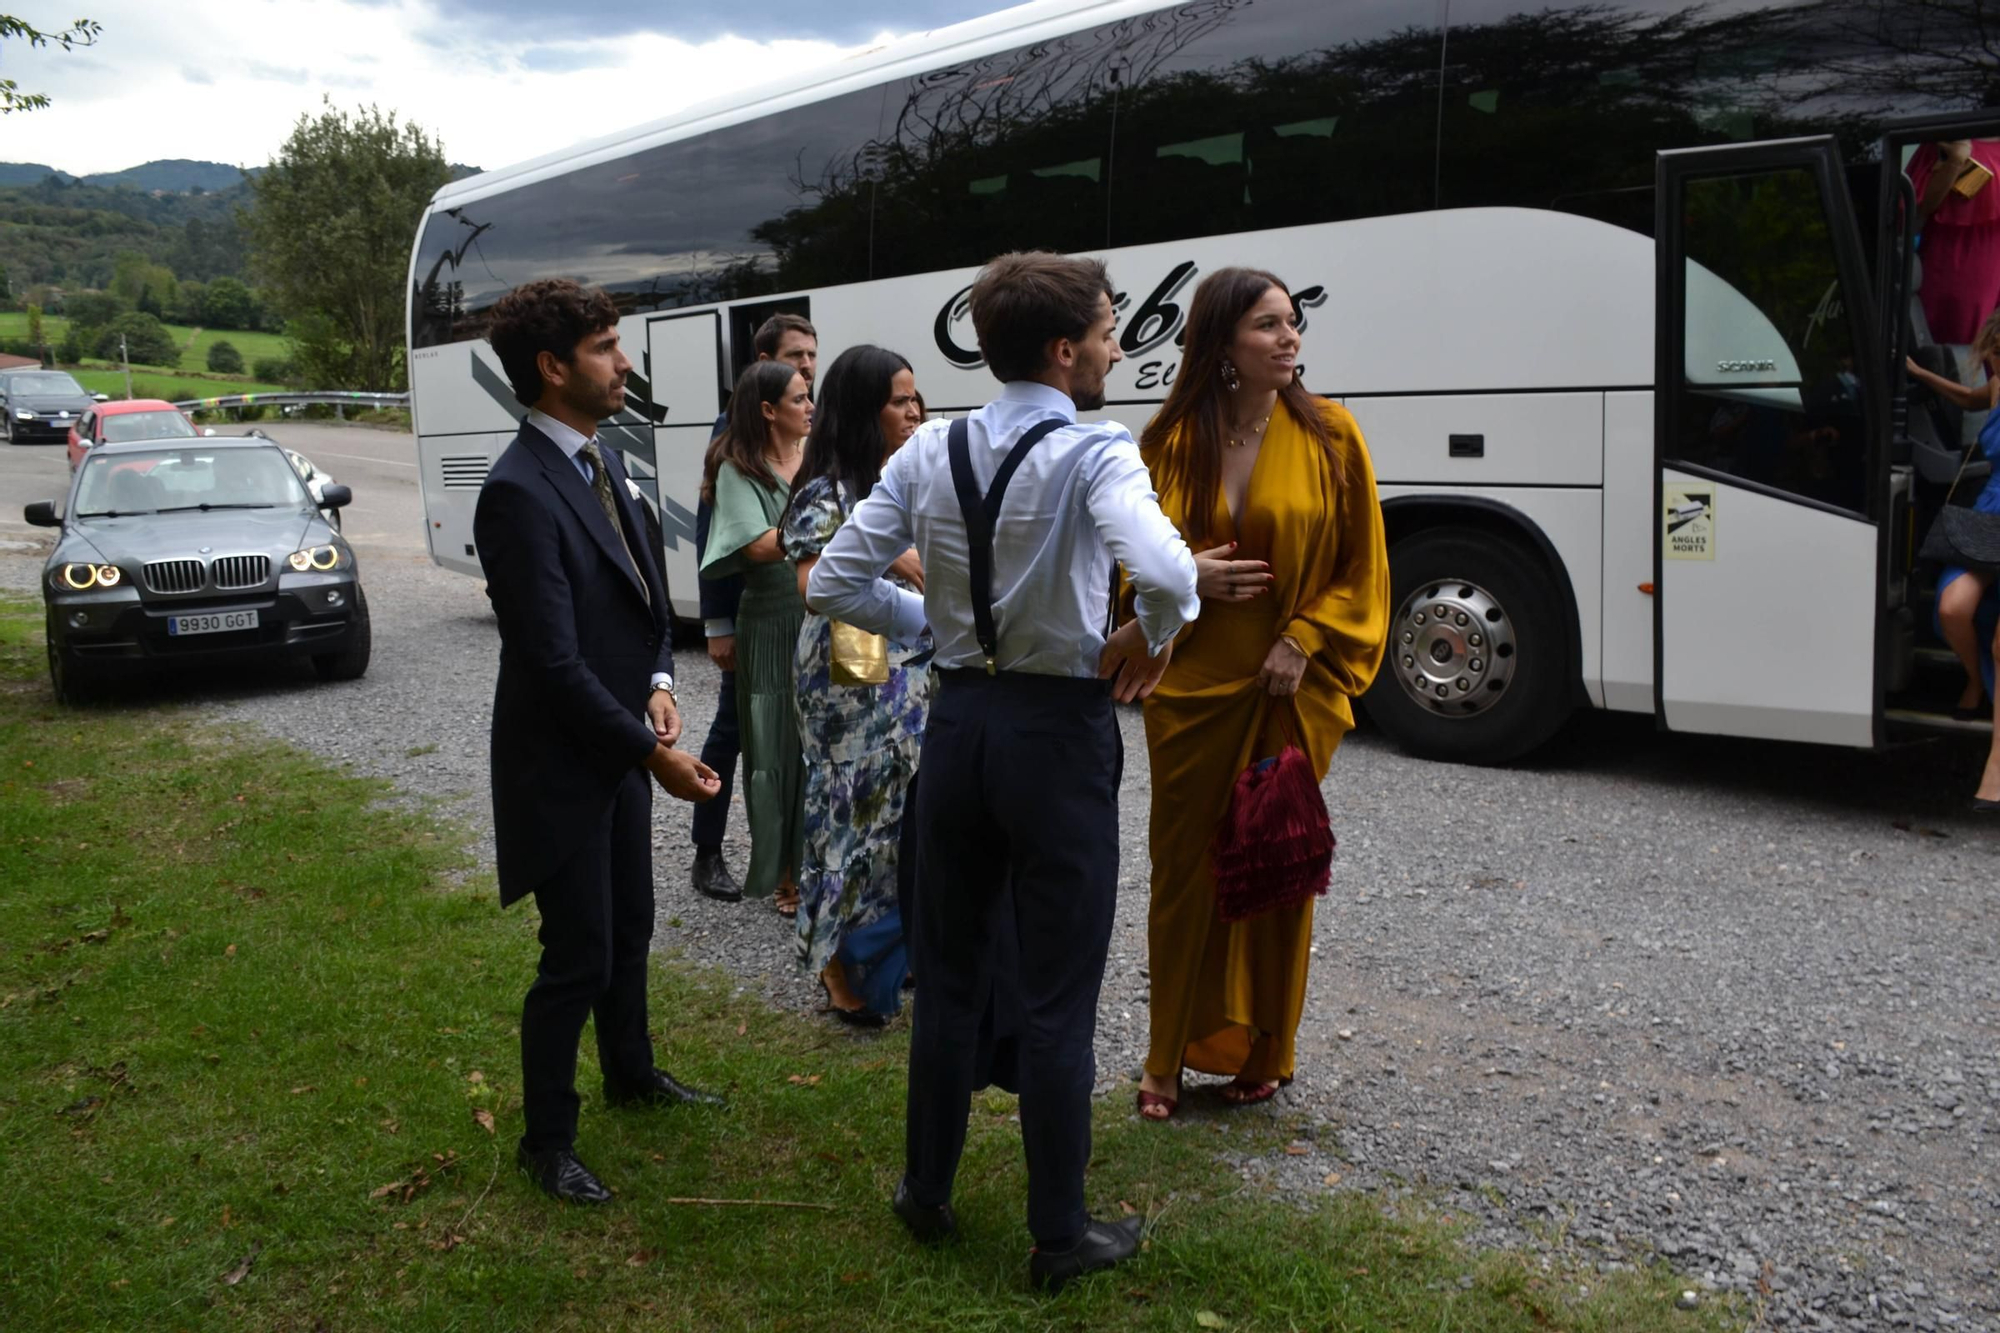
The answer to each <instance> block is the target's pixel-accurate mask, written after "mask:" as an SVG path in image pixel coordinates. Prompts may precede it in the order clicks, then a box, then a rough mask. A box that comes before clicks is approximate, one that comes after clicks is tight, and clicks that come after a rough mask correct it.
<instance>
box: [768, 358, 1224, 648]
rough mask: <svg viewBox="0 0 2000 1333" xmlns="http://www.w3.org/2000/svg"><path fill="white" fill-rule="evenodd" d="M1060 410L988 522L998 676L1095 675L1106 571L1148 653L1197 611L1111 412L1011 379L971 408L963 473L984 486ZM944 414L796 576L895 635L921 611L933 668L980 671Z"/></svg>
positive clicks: (1183, 564)
mask: <svg viewBox="0 0 2000 1333" xmlns="http://www.w3.org/2000/svg"><path fill="white" fill-rule="evenodd" d="M1050 417H1060V418H1061V419H1063V420H1064V421H1067V422H1070V423H1072V424H1070V425H1068V426H1065V427H1063V428H1062V429H1060V430H1056V431H1052V432H1050V433H1049V434H1048V435H1047V436H1045V437H1044V438H1043V439H1042V441H1041V442H1040V443H1038V444H1037V445H1035V447H1034V448H1032V449H1030V450H1029V451H1028V455H1027V457H1026V458H1025V459H1024V460H1022V463H1021V466H1020V468H1019V470H1018V471H1016V472H1015V473H1014V478H1013V481H1012V482H1011V483H1010V484H1009V485H1008V488H1007V494H1006V497H1005V499H1004V500H1003V502H1002V504H1001V507H1000V516H999V519H998V520H997V521H996V523H995V525H994V533H993V619H994V623H995V625H996V626H997V627H998V634H999V645H998V647H999V653H998V656H997V658H996V663H995V665H996V666H997V667H998V669H1000V670H1002V671H1019V672H1027V673H1032V674H1037V675H1046V676H1081V677H1094V676H1096V675H1097V664H1098V657H1099V655H1100V654H1101V653H1102V651H1103V649H1104V637H1105V628H1106V625H1107V623H1108V621H1109V619H1110V609H1111V571H1112V569H1113V565H1114V561H1115V562H1116V563H1117V564H1122V565H1124V566H1125V571H1126V573H1127V574H1128V575H1129V576H1130V578H1131V580H1132V583H1133V586H1134V588H1135V589H1136V591H1137V610H1138V617H1139V624H1140V626H1141V628H1142V629H1143V630H1144V632H1145V636H1146V641H1147V644H1148V645H1149V647H1150V650H1151V651H1152V652H1153V653H1155V654H1157V653H1159V652H1160V651H1161V649H1163V648H1164V647H1165V646H1166V645H1167V644H1168V643H1169V642H1171V641H1172V639H1173V637H1174V635H1176V634H1178V633H1179V632H1180V631H1181V628H1182V627H1183V626H1185V625H1186V624H1188V623H1189V622H1190V621H1192V620H1193V619H1194V618H1195V615H1196V613H1197V612H1198V611H1199V609H1200V605H1201V603H1200V599H1199V598H1198V597H1197V596H1196V594H1195V568H1194V556H1193V555H1192V554H1191V553H1190V552H1189V551H1188V548H1187V543H1186V542H1184V541H1182V540H1181V537H1180V534H1179V533H1178V532H1176V531H1175V530H1174V526H1173V524H1172V523H1170V522H1168V521H1167V517H1166V515H1165V514H1162V513H1161V512H1160V506H1159V502H1158V497H1157V496H1155V494H1154V493H1153V483H1152V479H1151V478H1150V477H1149V476H1148V475H1147V473H1146V465H1145V464H1144V463H1143V462H1141V461H1140V459H1139V446H1138V445H1137V444H1136V443H1135V442H1134V441H1133V439H1132V436H1131V433H1130V432H1129V431H1127V430H1126V429H1125V428H1124V427H1123V426H1121V425H1119V424H1118V423H1117V422H1115V421H1103V422H1092V423H1088V424H1075V423H1076V405H1075V404H1074V403H1072V402H1071V401H1070V400H1069V398H1068V397H1066V396H1065V395H1064V394H1062V393H1061V392H1059V391H1057V390H1055V389H1052V388H1050V387H1048V386H1047V385H1045V384H1039V383H1034V382H1032V381H1019V382H1015V383H1012V384H1008V385H1005V386H1003V387H1002V388H1001V390H1000V396H999V397H997V398H995V399H994V400H993V401H992V402H990V403H988V404H987V405H986V406H985V407H982V408H980V409H979V410H978V411H976V412H974V413H973V414H972V416H971V425H970V438H969V440H968V443H969V444H970V446H971V448H970V453H971V463H972V473H973V477H974V479H975V480H976V481H977V483H978V485H979V489H980V492H981V494H984V493H985V492H986V490H987V489H988V488H989V487H991V485H992V483H993V475H994V473H996V472H998V471H999V470H1000V464H1001V461H1002V460H1003V459H1005V458H1006V456H1007V454H1008V452H1009V451H1011V450H1012V449H1013V447H1014V444H1015V442H1016V441H1017V440H1019V439H1020V438H1021V436H1022V435H1023V434H1025V433H1026V432H1027V430H1028V428H1029V427H1030V426H1033V425H1034V424H1035V423H1036V422H1039V421H1046V420H1048V419H1049V418H1050ZM949 429H950V423H949V422H945V421H931V422H926V423H925V424H924V425H922V426H919V427H918V428H917V433H916V434H915V435H913V436H911V437H910V441H909V443H907V444H905V445H904V446H903V447H902V448H901V449H900V450H898V451H897V453H896V454H895V456H894V457H893V458H891V459H890V460H889V464H888V466H887V467H885V468H884V469H883V471H882V479H881V481H879V482H877V483H876V485H875V489H874V490H873V491H871V492H869V495H868V498H867V499H866V500H863V501H862V502H861V503H860V504H859V505H858V506H856V507H855V509H854V512H853V513H852V514H850V515H849V516H848V519H847V522H846V523H844V524H842V525H841V528H840V531H839V532H837V533H835V534H834V537H833V540H832V541H831V542H829V543H827V547H826V550H825V551H823V552H822V553H821V554H820V559H819V563H818V564H817V565H815V566H813V570H812V575H811V577H810V579H809V580H808V581H807V589H806V600H807V601H808V602H809V603H810V604H811V605H812V607H813V609H815V610H817V611H820V612H822V613H824V614H825V615H828V616H831V617H833V618H834V619H837V620H844V621H846V622H847V623H849V624H851V625H858V626H860V627H861V628H862V629H866V630H872V631H874V632H875V633H877V634H887V635H889V636H890V637H892V638H894V639H897V640H899V641H902V642H908V641H910V640H911V639H912V638H914V637H915V634H916V632H917V631H918V630H919V629H921V628H922V618H925V617H927V618H928V620H929V622H930V627H931V635H932V638H933V640H934V641H935V643H936V645H937V657H936V659H935V660H936V662H937V665H939V666H940V667H946V668H950V667H983V666H984V665H985V654H984V653H983V652H981V651H980V647H979V640H978V637H977V636H976V635H975V633H974V631H973V624H972V594H971V575H970V572H969V557H968V546H969V543H968V540H967V537H966V531H965V520H964V518H963V517H962V515H961V514H960V511H959V507H958V493H957V491H956V490H955V489H954V488H953V486H952V480H951V458H950V453H949V448H948V445H947V443H946V440H947V434H948V431H949ZM912 543H914V544H915V545H916V548H917V551H918V554H919V555H921V556H922V558H923V562H924V596H923V600H922V603H921V605H920V606H919V604H918V602H917V599H915V598H914V597H909V596H904V597H900V598H899V597H897V596H895V595H894V591H895V590H894V588H893V585H889V584H886V583H885V582H884V581H883V580H882V578H881V574H882V571H884V570H885V569H887V568H888V567H889V564H890V562H891V561H893V560H894V559H895V558H896V557H897V556H898V555H901V554H902V553H903V552H904V551H905V550H907V549H909V547H910V546H911V544H912Z"/></svg>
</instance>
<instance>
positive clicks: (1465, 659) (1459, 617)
mask: <svg viewBox="0 0 2000 1333" xmlns="http://www.w3.org/2000/svg"><path fill="white" fill-rule="evenodd" d="M1389 651H1390V654H1391V665H1392V666H1393V667H1394V668H1395V671H1396V679H1397V680H1399V681H1401V682H1402V685H1403V690H1404V692H1405V693H1406V694H1408V695H1409V696H1410V697H1411V698H1412V699H1414V700H1416V701H1417V702H1418V703H1419V704H1421V705H1423V706H1424V707H1425V708H1428V709H1429V710H1431V711H1432V712H1434V713H1441V714H1443V715H1445V716H1447V717H1471V716H1473V715H1474V714H1477V713H1483V712H1485V711H1486V710H1487V709H1489V708H1491V707H1492V706H1493V705H1494V704H1496V703H1498V702H1500V696H1501V695H1503V694H1505V693H1506V692H1507V685H1508V683H1509V682H1510V681H1512V680H1513V678H1514V624H1513V622H1512V621H1510V620H1509V619H1508V618H1507V612H1506V609H1505V608H1504V607H1502V606H1501V605H1500V603H1499V602H1498V601H1497V600H1495V598H1494V596H1493V594H1492V593H1489V592H1487V591H1486V589H1484V588H1482V587H1480V586H1479V585H1478V584H1476V583H1465V582H1459V581H1453V582H1444V583H1432V584H1426V585H1425V586H1423V587H1421V588H1418V589H1416V590H1415V591H1413V592H1412V593H1411V594H1410V595H1409V596H1408V597H1406V598H1405V599H1404V600H1403V604H1402V605H1401V606H1400V607H1398V608H1396V621H1395V624H1394V625H1393V626H1392V627H1391V629H1390V637H1389Z"/></svg>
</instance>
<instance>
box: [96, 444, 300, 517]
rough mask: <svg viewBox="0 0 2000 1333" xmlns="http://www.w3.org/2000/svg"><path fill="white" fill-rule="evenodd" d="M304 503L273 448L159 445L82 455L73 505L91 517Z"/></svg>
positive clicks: (289, 467) (296, 483) (292, 474)
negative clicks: (176, 447)
mask: <svg viewBox="0 0 2000 1333" xmlns="http://www.w3.org/2000/svg"><path fill="white" fill-rule="evenodd" d="M306 503H308V500H307V497H306V492H305V488H304V487H303V486H301V485H300V484H299V476H298V473H296V472H294V471H292V465H291V464H290V463H289V462H287V461H286V460H285V456H284V455H283V454H282V453H280V452H278V451H277V450H276V449H273V448H253V449H234V448H232V449H216V448H206V449H157V450H146V451H144V452H137V453H117V454H94V455H92V456H91V457H89V458H87V459H85V461H84V464H83V476H82V477H81V479H79V480H78V482H77V486H76V505H75V511H76V515H77V517H79V518H92V517H103V516H105V515H111V514H152V513H173V512H177V511H181V510H190V511H192V510H203V509H272V508H278V507H282V506H288V505H302V504H306Z"/></svg>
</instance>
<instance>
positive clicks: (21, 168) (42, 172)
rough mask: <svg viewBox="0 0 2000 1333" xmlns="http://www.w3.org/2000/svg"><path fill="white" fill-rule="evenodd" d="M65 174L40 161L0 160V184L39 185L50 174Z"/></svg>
mask: <svg viewBox="0 0 2000 1333" xmlns="http://www.w3.org/2000/svg"><path fill="white" fill-rule="evenodd" d="M66 174H67V173H64V172H60V171H57V170H56V169H55V168H54V167H50V166H44V165H42V164H41V163H40V162H0V186H7V185H39V184H41V183H42V182H43V181H45V180H47V179H48V178H49V177H50V176H63V175H66Z"/></svg>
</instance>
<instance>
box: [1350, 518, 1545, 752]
mask: <svg viewBox="0 0 2000 1333" xmlns="http://www.w3.org/2000/svg"><path fill="white" fill-rule="evenodd" d="M1389 571H1390V594H1389V596H1390V605H1391V609H1392V614H1391V619H1390V622H1389V647H1388V652H1387V654H1386V655H1385V657H1384V658H1383V661H1382V670H1381V673H1380V674H1379V675H1377V677H1376V678H1375V684H1374V686H1373V687H1372V688H1371V689H1370V690H1369V691H1368V693H1367V695H1366V696H1364V703H1365V706H1366V707H1367V709H1368V716H1369V718H1370V719H1372V720H1373V721H1374V723H1375V725H1377V726H1379V727H1381V728H1382V730H1383V731H1385V732H1387V733H1388V734H1389V737H1390V739H1392V740H1394V741H1395V742H1396V744H1397V745H1399V746H1400V747H1401V748H1402V749H1404V750H1405V751H1407V752H1408V753H1410V754H1414V755H1418V756H1420V757H1422V758H1426V759H1445V760H1451V761H1455V762H1457V763H1464V764H1501V763H1505V762H1507V761H1508V760H1510V759H1515V758H1518V757H1519V756H1521V755H1523V754H1526V753H1527V752H1528V751H1529V750H1532V749H1534V748H1535V747H1536V746H1538V745H1540V744H1541V743H1542V742H1543V741H1546V740H1547V739H1548V738H1549V737H1550V736H1552V735H1554V734H1555V731H1556V729H1557V728H1558V727H1560V726H1561V725H1562V723H1563V720H1564V719H1565V718H1567V717H1568V716H1569V712H1570V707H1571V702H1570V701H1571V699H1572V697H1573V696H1572V694H1571V682H1570V679H1569V677H1570V667H1569V653H1568V646H1567V636H1566V634H1565V632H1564V626H1563V605H1562V603H1563V594H1562V592H1561V591H1560V589H1559V587H1558V586H1557V585H1556V582H1555V580H1554V579H1553V578H1552V577H1551V576H1550V574H1549V572H1548V570H1547V569H1546V567H1545V566H1544V565H1543V563H1542V561H1541V560H1540V559H1539V558H1537V557H1536V556H1535V555H1534V554H1533V553H1532V552H1530V551H1528V550H1527V549H1526V548H1525V547H1524V546H1523V545H1521V544H1520V543H1518V542H1515V541H1512V540H1509V539H1508V538H1506V537H1502V536H1498V535H1495V534H1492V533H1488V532H1483V531H1478V530H1474V529H1469V528H1431V529H1427V530H1425V531H1423V532H1416V533H1412V534H1411V535H1410V536H1408V537H1405V538H1403V539H1402V540H1401V541H1399V542H1397V543H1396V544H1395V546H1394V547H1393V548H1391V550H1390V552H1389Z"/></svg>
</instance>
